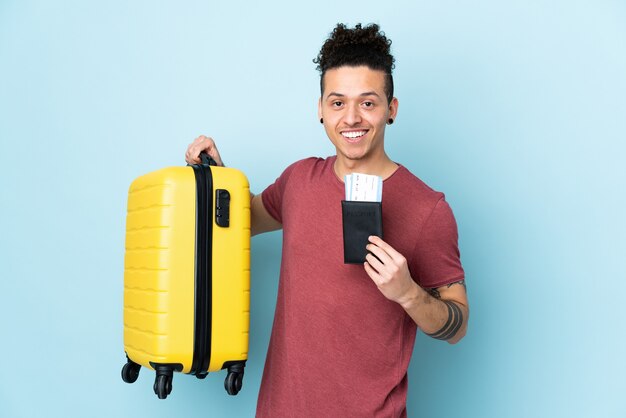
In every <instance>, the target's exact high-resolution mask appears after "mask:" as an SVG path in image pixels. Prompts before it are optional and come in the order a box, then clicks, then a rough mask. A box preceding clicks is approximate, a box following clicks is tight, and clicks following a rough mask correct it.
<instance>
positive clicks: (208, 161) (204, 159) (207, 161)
mask: <svg viewBox="0 0 626 418" xmlns="http://www.w3.org/2000/svg"><path fill="white" fill-rule="evenodd" d="M200 159H201V160H202V164H206V165H217V163H216V162H215V160H214V159H213V158H211V156H210V155H209V154H207V153H206V152H204V151H202V152H201V153H200Z"/></svg>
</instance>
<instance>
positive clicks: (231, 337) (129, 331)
mask: <svg viewBox="0 0 626 418" xmlns="http://www.w3.org/2000/svg"><path fill="white" fill-rule="evenodd" d="M211 174H212V177H213V192H212V193H215V190H216V189H225V190H228V192H229V193H230V225H229V226H228V227H226V228H225V227H220V226H217V224H216V223H215V204H213V205H212V213H211V215H210V218H209V219H211V220H212V222H213V234H212V235H213V236H212V243H211V245H209V248H211V253H212V301H211V305H212V307H211V312H212V315H211V317H212V321H211V326H210V328H211V351H210V363H209V367H208V371H211V372H212V371H217V370H220V369H222V368H223V366H224V363H226V362H233V361H245V360H246V359H247V356H248V340H249V322H250V191H249V185H248V181H247V179H246V177H245V176H244V175H243V173H241V172H240V171H238V170H236V169H232V168H225V167H215V166H213V167H211ZM213 199H215V195H213ZM214 203H215V201H214ZM196 207H197V202H196V179H195V176H194V170H193V168H192V167H171V168H166V169H162V170H158V171H155V172H152V173H149V174H146V175H144V176H141V177H139V178H137V179H136V180H135V181H134V182H133V183H132V184H131V186H130V190H129V194H128V212H127V219H126V254H125V259H124V349H125V351H126V353H127V355H128V357H129V358H130V359H131V360H132V361H134V362H135V363H138V364H140V365H142V366H144V367H147V368H153V367H152V366H151V363H152V364H154V363H167V364H169V363H174V364H181V365H182V372H183V373H189V372H190V370H191V365H192V361H193V351H194V321H195V314H196V312H195V306H194V300H195V298H194V288H195V277H194V275H195V265H196V256H195V251H196Z"/></svg>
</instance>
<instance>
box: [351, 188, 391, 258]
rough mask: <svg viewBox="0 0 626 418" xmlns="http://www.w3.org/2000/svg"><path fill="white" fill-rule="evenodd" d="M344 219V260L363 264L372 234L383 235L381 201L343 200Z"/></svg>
mask: <svg viewBox="0 0 626 418" xmlns="http://www.w3.org/2000/svg"><path fill="white" fill-rule="evenodd" d="M341 210H342V219H343V262H344V263H345V264H363V263H364V262H365V256H366V255H367V249H366V248H365V247H366V246H367V244H368V243H369V241H368V238H369V236H370V235H376V236H379V237H380V238H382V237H383V210H382V203H381V202H361V201H348V200H342V201H341Z"/></svg>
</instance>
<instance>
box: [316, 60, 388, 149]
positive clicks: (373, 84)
mask: <svg viewBox="0 0 626 418" xmlns="http://www.w3.org/2000/svg"><path fill="white" fill-rule="evenodd" d="M397 108H398V101H397V100H396V99H395V98H394V99H393V100H392V101H391V103H387V97H386V96H385V73H384V72H383V71H379V70H372V69H370V68H368V67H365V66H360V67H339V68H333V69H331V70H328V71H326V73H325V75H324V93H323V96H322V97H321V98H320V102H319V109H318V113H319V117H320V118H324V129H326V134H327V135H328V137H329V138H330V140H331V141H332V143H333V144H334V145H335V148H336V149H337V156H338V158H341V157H343V158H347V159H348V160H373V159H376V158H378V157H382V156H384V141H383V139H384V135H385V124H386V123H387V120H388V119H389V118H395V116H396V112H397Z"/></svg>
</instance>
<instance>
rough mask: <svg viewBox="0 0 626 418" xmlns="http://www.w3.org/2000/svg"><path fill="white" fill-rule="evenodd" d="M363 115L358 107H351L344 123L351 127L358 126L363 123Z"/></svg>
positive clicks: (347, 110) (348, 108) (347, 111)
mask: <svg viewBox="0 0 626 418" xmlns="http://www.w3.org/2000/svg"><path fill="white" fill-rule="evenodd" d="M361 120H362V119H361V113H360V110H359V107H358V106H357V105H350V106H347V108H346V113H345V115H344V122H345V123H346V124H347V125H349V126H354V125H358V124H359V123H361Z"/></svg>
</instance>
